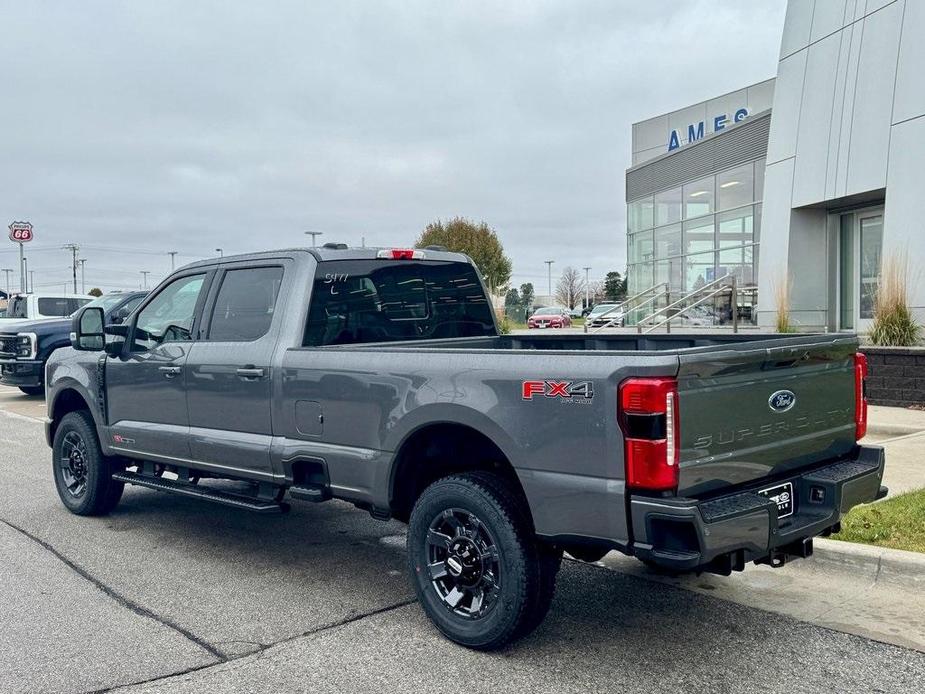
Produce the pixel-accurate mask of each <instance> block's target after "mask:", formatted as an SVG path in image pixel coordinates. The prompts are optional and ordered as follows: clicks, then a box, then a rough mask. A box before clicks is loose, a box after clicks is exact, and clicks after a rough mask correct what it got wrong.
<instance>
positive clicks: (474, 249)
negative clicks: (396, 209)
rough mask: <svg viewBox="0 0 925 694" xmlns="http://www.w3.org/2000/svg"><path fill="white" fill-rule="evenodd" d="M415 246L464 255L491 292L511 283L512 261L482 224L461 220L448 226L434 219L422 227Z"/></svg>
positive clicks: (495, 237)
mask: <svg viewBox="0 0 925 694" xmlns="http://www.w3.org/2000/svg"><path fill="white" fill-rule="evenodd" d="M414 245H415V246H416V247H417V248H423V247H425V246H446V247H447V248H448V249H449V250H451V251H455V252H457V253H465V254H466V255H468V256H469V257H470V258H472V260H473V261H474V262H475V264H476V266H477V267H478V268H479V271H480V272H481V273H482V276H483V277H485V280H486V281H487V282H488V286H489V289H490V290H491V291H493V292H497V291H499V290H500V289H501V288H502V287H504V286H505V285H507V283H508V281H509V280H510V279H511V260H510V258H508V257H507V256H506V255H504V247H503V246H502V245H501V241H500V240H499V239H498V234H497V233H496V232H495V230H494V229H492V228H491V227H490V226H488V224H486V223H485V222H473V221H472V220H469V219H465V218H464V217H454V218H453V219H451V220H449V221H447V222H444V221H443V220H440V219H437V220H435V221H433V222H431V223H430V224H428V225H427V226H426V227H424V231H423V232H421V235H420V236H419V237H418V240H417V241H415V242H414Z"/></svg>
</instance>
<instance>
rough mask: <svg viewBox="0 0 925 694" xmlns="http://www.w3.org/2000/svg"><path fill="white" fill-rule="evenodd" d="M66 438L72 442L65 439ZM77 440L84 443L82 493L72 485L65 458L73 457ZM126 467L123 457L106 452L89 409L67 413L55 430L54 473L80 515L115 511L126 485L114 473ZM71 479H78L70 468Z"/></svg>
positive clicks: (72, 508)
mask: <svg viewBox="0 0 925 694" xmlns="http://www.w3.org/2000/svg"><path fill="white" fill-rule="evenodd" d="M65 440H67V441H68V443H65ZM74 441H79V442H80V444H82V448H81V455H80V459H81V465H82V470H83V471H84V474H83V477H82V479H83V480H84V484H83V488H82V490H80V492H79V493H75V491H74V490H72V489H69V487H68V478H66V476H65V475H66V473H65V472H64V467H63V461H65V460H67V459H68V458H69V456H68V452H69V451H70V450H71V449H73V447H74V444H73V442H74ZM120 469H122V462H121V460H120V459H119V458H110V457H108V456H105V455H103V452H102V450H101V449H100V442H99V439H98V438H97V435H96V426H95V424H94V423H93V417H92V416H91V415H90V413H89V412H87V411H86V410H79V411H77V412H69V413H68V414H66V415H64V417H63V418H62V420H61V423H60V424H59V425H58V428H57V429H56V431H55V438H54V442H53V446H52V474H53V476H54V479H55V487H56V488H57V490H58V496H59V497H60V498H61V502H62V503H63V504H64V505H65V506H66V507H67V509H68V510H69V511H70V512H71V513H75V514H77V515H78V516H104V515H106V514H107V513H109V512H110V511H112V510H113V509H114V508H115V507H116V505H117V504H118V503H119V499H121V498H122V490H123V489H124V487H125V485H124V484H123V483H122V482H117V481H115V480H113V479H112V473H113V472H115V471H116V470H120ZM67 474H69V475H70V480H71V481H72V482H73V480H74V479H75V477H74V474H73V472H72V471H71V470H70V469H69V472H68V473H67Z"/></svg>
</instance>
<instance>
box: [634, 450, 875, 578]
mask: <svg viewBox="0 0 925 694" xmlns="http://www.w3.org/2000/svg"><path fill="white" fill-rule="evenodd" d="M884 460H885V458H884V453H883V449H882V448H879V447H876V446H858V447H857V448H856V449H855V451H854V454H853V455H852V456H850V457H849V458H846V459H843V460H839V461H837V462H834V463H831V464H829V465H825V466H823V467H820V468H817V469H815V470H812V471H810V472H805V473H803V474H800V475H797V476H795V477H788V478H785V479H781V480H779V482H781V483H783V482H792V483H793V497H794V511H793V513H792V514H791V515H789V516H787V517H785V518H778V515H777V504H775V503H774V502H773V501H771V500H770V499H768V498H766V497H764V496H760V495H759V494H758V493H757V491H758V489H760V488H766V487H768V486H771V485H769V484H768V483H765V484H763V485H762V486H761V487H756V488H755V489H750V490H745V491H737V492H735V493H733V494H728V495H725V496H719V497H714V498H711V499H707V500H697V499H656V498H648V497H635V496H634V497H632V498H631V500H630V509H631V510H630V513H631V517H632V528H633V547H632V552H633V554H634V555H636V556H638V557H639V558H640V559H644V560H647V561H651V562H653V563H654V564H657V565H659V566H663V567H665V568H670V569H676V570H690V569H703V570H711V571H718V572H720V573H728V572H729V571H730V570H733V569H740V568H742V567H743V566H744V563H745V562H747V561H757V562H770V563H780V562H782V561H784V560H785V559H786V557H787V556H794V555H796V556H808V554H809V553H811V552H812V548H811V545H807V543H806V542H805V540H807V539H810V538H813V537H815V536H817V535H821V534H827V533H828V532H831V530H832V529H833V527H834V526H835V525H836V524H837V523H838V522H839V520H840V519H841V517H842V516H843V515H844V514H845V513H847V512H848V511H849V510H850V509H851V508H852V507H853V506H857V505H858V504H862V503H867V502H870V501H874V500H875V499H877V498H880V496H881V487H880V483H881V481H882V480H883V465H884Z"/></svg>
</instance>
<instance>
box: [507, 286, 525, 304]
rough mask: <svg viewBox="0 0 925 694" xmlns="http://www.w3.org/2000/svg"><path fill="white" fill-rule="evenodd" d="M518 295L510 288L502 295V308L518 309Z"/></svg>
mask: <svg viewBox="0 0 925 694" xmlns="http://www.w3.org/2000/svg"><path fill="white" fill-rule="evenodd" d="M520 305H521V304H520V293H519V292H518V291H517V290H516V289H514V288H513V287H511V288H510V289H508V290H507V294H505V295H504V308H506V309H508V308H520Z"/></svg>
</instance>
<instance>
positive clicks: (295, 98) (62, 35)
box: [0, 0, 784, 291]
mask: <svg viewBox="0 0 925 694" xmlns="http://www.w3.org/2000/svg"><path fill="white" fill-rule="evenodd" d="M783 12H784V2H783V0H767V1H766V2H748V3H729V4H727V5H723V4H716V3H711V2H691V3H686V4H684V5H683V6H682V5H679V4H677V3H674V2H648V3H639V2H621V3H617V2H535V3H521V2H507V3H489V2H458V3H439V2H432V1H431V2H423V1H421V2H410V1H408V2H393V3H384V2H372V1H370V2H330V3H304V2H267V3H246V4H245V3H217V2H216V3H205V2H199V3H189V2H157V3H118V2H89V3H88V2H81V3H63V2H61V3H56V2H29V3H24V2H18V1H15V0H9V1H5V2H2V3H0V13H2V16H3V18H4V20H3V22H2V24H0V37H2V40H3V45H4V47H5V48H4V52H3V58H2V59H0V84H2V85H3V91H2V94H0V98H2V99H3V102H4V108H2V109H0V155H2V156H0V215H2V216H3V217H4V218H5V219H7V220H8V221H6V222H4V224H6V223H9V222H10V221H13V220H14V219H16V220H19V219H29V220H30V221H32V222H33V224H34V225H35V228H36V235H37V239H36V241H35V242H34V244H33V246H32V248H31V249H29V255H30V264H31V267H32V269H34V270H36V284H37V285H42V284H55V285H58V284H62V285H63V282H64V280H66V278H67V277H68V276H69V271H68V270H67V269H66V266H67V264H68V262H69V256H68V254H67V253H66V252H64V251H61V250H59V248H58V247H59V246H60V245H61V244H63V243H67V242H72V241H73V242H77V243H80V244H82V245H83V246H84V250H83V252H82V255H83V256H84V257H86V258H87V259H88V262H87V278H88V284H92V285H100V286H103V287H104V288H107V289H108V288H115V287H129V286H137V285H138V283H139V282H140V277H141V276H140V274H139V271H140V270H150V271H152V273H154V274H153V276H154V277H160V276H162V275H163V273H165V272H166V271H167V269H168V268H169V261H168V259H167V256H166V255H165V254H164V252H165V251H167V250H179V251H181V252H182V253H183V254H184V256H185V257H184V260H191V259H193V258H195V257H201V256H203V255H211V254H212V253H213V249H214V248H216V247H222V248H224V249H225V252H226V254H228V253H234V252H240V251H247V250H254V249H259V248H272V247H284V246H292V245H297V244H303V243H304V242H305V238H306V237H304V235H303V234H302V231H303V230H305V229H316V230H321V231H324V233H325V236H324V239H325V240H343V241H347V242H349V243H359V241H360V237H361V236H365V238H366V241H367V243H368V244H371V245H393V244H408V243H410V242H411V241H412V240H413V239H414V237H415V236H416V234H417V233H418V232H419V230H420V229H421V228H422V227H423V226H424V224H426V223H427V222H428V221H430V220H432V219H433V218H435V217H449V216H453V215H456V214H461V215H466V216H471V217H475V218H479V219H485V220H486V221H488V222H489V223H490V224H492V225H493V226H494V227H495V228H496V229H498V231H499V233H500V234H501V238H502V241H503V242H504V244H505V247H506V249H507V250H508V253H509V254H510V255H511V257H512V259H513V260H514V279H515V281H516V282H522V281H526V280H532V281H534V282H535V283H537V285H538V290H539V291H543V288H544V286H545V283H544V282H543V278H544V277H545V266H544V265H543V264H542V261H543V260H544V259H546V258H555V259H556V261H557V264H556V268H558V269H559V270H561V268H562V267H564V266H565V265H567V264H572V265H576V266H583V265H591V266H592V267H593V268H594V270H593V273H592V274H595V275H598V274H600V275H602V274H603V273H604V272H605V271H607V270H609V269H621V270H622V268H623V265H624V262H625V242H624V237H623V228H624V218H625V212H624V204H623V174H624V170H625V169H626V167H627V166H628V165H629V152H630V123H632V122H633V121H635V120H640V119H643V118H646V117H649V116H652V115H655V114H658V113H661V112H664V111H667V110H670V109H673V108H676V107H679V106H683V105H686V104H688V103H692V102H695V101H698V100H701V99H704V98H707V97H710V96H713V95H716V94H720V93H723V92H725V91H729V90H732V89H735V88H738V87H741V86H743V85H746V84H749V83H751V82H755V81H758V80H760V79H764V78H766V77H768V76H771V75H772V74H773V73H774V70H775V68H776V58H777V51H778V44H779V38H780V31H781V27H782V23H783ZM106 249H110V250H106ZM12 250H13V246H12V244H9V245H8V246H7V245H5V244H4V245H0V267H15V265H16V260H15V253H13V252H12ZM144 251H149V252H150V253H147V254H146V253H144ZM39 288H40V289H41V287H39Z"/></svg>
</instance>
